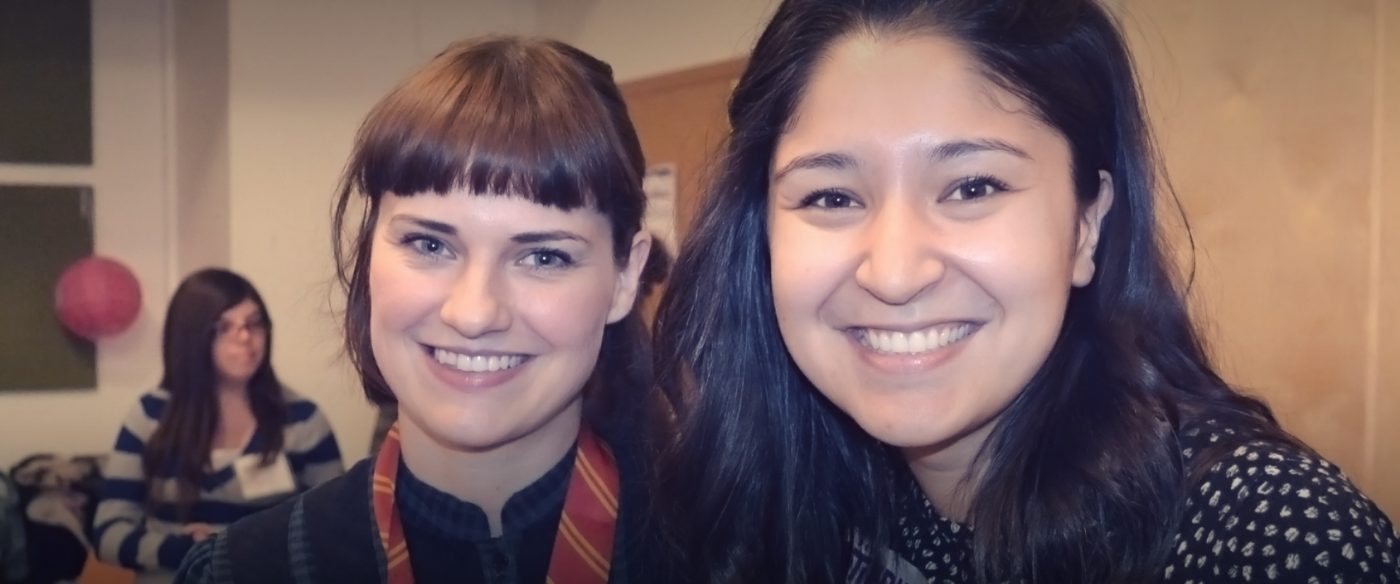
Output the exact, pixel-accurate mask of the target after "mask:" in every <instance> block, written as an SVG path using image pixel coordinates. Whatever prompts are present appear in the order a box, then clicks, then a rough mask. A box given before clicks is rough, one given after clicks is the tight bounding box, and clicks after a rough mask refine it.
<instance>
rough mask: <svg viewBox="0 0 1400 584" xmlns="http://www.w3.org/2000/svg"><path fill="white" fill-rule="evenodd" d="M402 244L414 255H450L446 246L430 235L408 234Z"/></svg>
mask: <svg viewBox="0 0 1400 584" xmlns="http://www.w3.org/2000/svg"><path fill="white" fill-rule="evenodd" d="M402 243H403V245H405V246H408V248H409V249H412V250H413V251H414V252H415V253H417V254H419V255H425V256H448V255H451V250H449V249H448V248H447V244H446V243H443V241H442V240H441V239H438V238H436V237H433V236H431V235H423V234H421V233H410V234H408V235H405V236H404V237H403V240H402Z"/></svg>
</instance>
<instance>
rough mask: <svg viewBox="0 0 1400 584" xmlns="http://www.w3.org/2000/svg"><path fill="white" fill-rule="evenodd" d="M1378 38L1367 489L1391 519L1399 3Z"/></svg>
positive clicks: (1398, 491)
mask: <svg viewBox="0 0 1400 584" xmlns="http://www.w3.org/2000/svg"><path fill="white" fill-rule="evenodd" d="M1377 4H1378V5H1379V7H1380V11H1379V12H1380V14H1379V15H1378V18H1377V19H1376V31H1377V32H1376V34H1377V36H1378V37H1379V38H1378V43H1377V44H1378V46H1379V47H1380V52H1379V53H1380V55H1381V56H1382V58H1381V60H1380V62H1379V63H1377V66H1376V75H1377V77H1378V81H1379V83H1377V87H1378V89H1377V92H1376V97H1377V103H1378V107H1377V108H1376V118H1377V119H1376V130H1375V134H1374V136H1375V139H1374V141H1373V143H1374V144H1375V151H1374V152H1373V153H1372V164H1373V165H1374V166H1373V168H1372V171H1373V173H1374V180H1375V185H1374V187H1373V190H1372V203H1371V209H1372V212H1373V213H1375V217H1374V218H1373V220H1372V225H1373V227H1375V228H1377V230H1378V232H1377V233H1376V234H1374V235H1373V237H1372V240H1373V241H1372V245H1373V246H1374V249H1375V250H1376V251H1377V252H1378V253H1377V254H1376V256H1377V257H1376V258H1375V264H1374V266H1375V268H1374V269H1375V271H1374V272H1373V273H1372V274H1371V276H1372V281H1371V284H1372V286H1374V289H1373V293H1374V294H1375V296H1376V298H1377V302H1376V307H1375V309H1374V310H1375V316H1374V321H1373V331H1372V332H1373V334H1374V338H1375V348H1374V349H1373V351H1372V352H1371V358H1372V361H1373V363H1374V364H1375V368H1374V369H1373V371H1372V378H1371V384H1370V387H1369V389H1370V395H1369V396H1368V400H1367V405H1368V406H1369V408H1368V410H1367V413H1368V416H1367V418H1366V421H1367V425H1366V427H1367V437H1368V438H1369V442H1368V443H1367V444H1368V448H1367V452H1369V453H1370V456H1369V458H1368V460H1367V462H1368V463H1369V468H1370V476H1369V477H1368V478H1369V481H1368V484H1367V486H1368V487H1369V488H1370V489H1371V491H1372V492H1373V494H1374V495H1375V496H1376V498H1377V499H1379V500H1380V501H1381V504H1382V505H1384V506H1385V508H1386V509H1388V510H1389V512H1390V514H1391V516H1397V515H1400V466H1398V465H1397V463H1400V2H1396V1H1394V0H1378V1H1377Z"/></svg>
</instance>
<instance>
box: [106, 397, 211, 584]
mask: <svg viewBox="0 0 1400 584" xmlns="http://www.w3.org/2000/svg"><path fill="white" fill-rule="evenodd" d="M164 406H165V399H163V398H162V397H161V395H160V394H158V393H156V392H150V393H147V394H145V395H143V396H141V399H140V401H138V402H137V404H136V405H135V406H134V407H132V408H131V411H130V412H128V413H127V415H126V418H125V420H124V421H123V423H122V428H121V431H120V432H118V434H117V442H116V446H115V447H114V448H113V450H112V454H111V455H110V456H108V457H107V461H106V463H104V465H103V467H102V475H103V477H104V480H103V485H102V493H101V495H100V497H99V501H98V504H97V512H96V514H95V516H94V517H93V528H94V536H95V538H96V544H97V546H96V547H97V555H98V557H99V558H101V559H102V560H103V561H105V562H109V563H114V564H119V565H121V566H123V567H126V568H130V569H133V570H156V569H166V570H174V569H175V568H176V567H178V566H179V565H180V560H181V559H182V558H184V556H185V553H187V552H188V551H189V549H190V547H191V546H193V545H194V538H193V537H192V536H189V535H184V534H181V533H178V532H174V531H170V530H169V529H163V528H159V527H156V526H154V525H152V524H150V523H149V522H148V521H147V516H146V484H147V483H146V476H145V471H144V470H143V469H142V467H141V452H142V451H143V450H145V447H146V440H147V439H149V438H150V436H151V434H152V433H153V432H155V428H156V421H157V420H159V419H160V412H161V410H162V409H163V408H164Z"/></svg>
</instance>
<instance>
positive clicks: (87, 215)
mask: <svg viewBox="0 0 1400 584" xmlns="http://www.w3.org/2000/svg"><path fill="white" fill-rule="evenodd" d="M90 255H92V189H91V188H88V187H85V186H30V185H0V274H3V275H4V276H3V277H0V323H4V325H3V326H0V390H14V389H22V390H31V389H64V388H92V387H95V386H96V385H97V355H96V351H95V349H94V347H93V343H92V341H89V340H87V339H84V338H82V337H79V336H77V335H75V334H73V333H71V332H69V331H68V329H66V328H64V326H63V324H61V323H60V320H59V317H58V314H57V312H56V311H55V308H54V306H55V303H54V291H55V286H56V285H57V283H58V281H59V276H60V275H62V274H63V272H64V270H65V269H66V268H68V267H69V266H70V265H72V264H74V263H75V262H77V261H78V260H81V259H83V258H85V257H87V256H90Z"/></svg>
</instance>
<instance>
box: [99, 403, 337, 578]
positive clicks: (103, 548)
mask: <svg viewBox="0 0 1400 584" xmlns="http://www.w3.org/2000/svg"><path fill="white" fill-rule="evenodd" d="M283 395H284V397H285V399H286V403H287V420H286V422H285V425H284V426H283V427H282V431H283V432H284V433H285V435H284V440H283V451H284V453H285V454H286V456H287V462H288V464H289V466H290V467H291V470H292V474H293V476H294V477H295V478H296V482H297V490H298V491H305V490H306V489H309V488H311V487H313V486H316V485H318V484H320V483H323V482H326V481H328V480H330V479H332V478H335V477H336V476H339V475H340V474H341V473H342V472H344V465H343V464H342V463H341V460H340V448H339V446H338V445H337V444H336V441H335V435H334V434H332V433H331V427H330V424H329V423H327V422H326V418H325V416H323V415H322V414H321V412H320V411H319V410H318V409H317V408H316V404H314V403H312V402H311V401H310V400H308V399H305V398H302V397H300V396H298V395H297V394H295V393H293V392H291V391H288V390H284V394H283ZM169 400H170V394H169V392H167V391H166V390H164V389H155V390H152V391H149V392H147V393H145V394H144V395H142V396H141V399H140V400H138V401H137V403H136V405H135V406H134V407H132V409H131V411H130V412H128V413H127V416H126V420H125V421H124V422H123V423H122V429H121V431H120V432H119V433H118V435H117V443H116V447H115V448H114V449H113V452H112V454H111V456H109V457H108V458H107V461H106V463H105V464H104V465H103V468H102V472H103V476H104V477H105V482H104V484H103V487H102V495H101V501H100V502H99V503H98V506H97V513H96V516H95V517H94V518H93V527H94V538H95V541H96V543H97V554H98V556H99V557H100V558H102V559H103V560H104V561H107V562H110V563H115V564H120V565H122V566H124V567H127V568H131V569H134V570H137V571H138V572H139V573H141V575H142V577H141V578H140V579H139V580H140V581H168V580H169V579H170V577H171V576H172V572H173V570H174V569H175V568H177V567H179V565H180V561H181V560H182V559H183V558H184V556H185V553H186V552H188V551H189V549H190V548H191V547H192V546H193V545H194V539H193V537H192V536H189V535H184V534H182V533H180V529H181V526H182V525H183V523H207V524H209V525H211V526H213V527H214V528H215V529H222V528H223V527H226V526H227V525H229V524H230V523H233V522H234V521H236V520H238V519H240V518H242V517H244V516H246V515H250V514H252V513H255V512H257V511H260V510H262V509H266V508H268V507H271V506H273V505H275V504H277V503H278V502H280V501H281V500H283V499H285V498H287V497H289V496H291V495H292V494H293V493H285V494H281V495H273V496H266V497H261V498H257V499H251V500H250V499H248V498H247V497H244V496H243V493H242V490H241V488H240V486H239V482H238V479H237V478H236V476H235V473H234V468H233V464H231V463H228V464H224V465H221V466H219V467H216V468H214V469H213V472H212V473H210V474H208V475H206V476H205V477H204V480H203V482H202V483H201V484H200V485H199V487H200V490H199V498H198V499H197V500H196V502H195V504H194V506H193V507H192V508H191V509H190V510H189V516H188V519H187V521H185V522H181V521H179V516H178V511H177V509H176V506H175V505H174V504H173V503H170V502H171V501H174V499H175V496H174V493H175V492H176V491H175V481H174V479H173V478H171V474H173V472H172V473H171V474H167V473H165V472H162V473H158V474H157V476H156V477H148V476H146V474H145V471H144V470H143V468H142V465H141V453H142V452H143V451H144V450H145V448H146V441H147V440H148V439H150V437H151V435H152V434H153V433H154V432H155V429H156V426H157V425H158V424H159V422H160V419H161V415H162V414H163V413H164V411H165V407H166V405H167V404H168V403H169ZM262 434H263V431H262V429H261V428H259V429H258V431H257V432H254V434H253V438H252V439H251V440H250V441H249V443H248V446H247V447H246V448H245V449H244V451H243V452H244V453H245V454H249V453H254V452H256V451H257V449H258V448H259V446H260V444H261V442H262ZM171 470H172V471H173V469H171ZM152 487H154V489H152ZM153 491H154V492H156V493H160V494H161V496H160V497H159V500H155V501H152V500H151V497H150V493H151V492H153Z"/></svg>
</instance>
